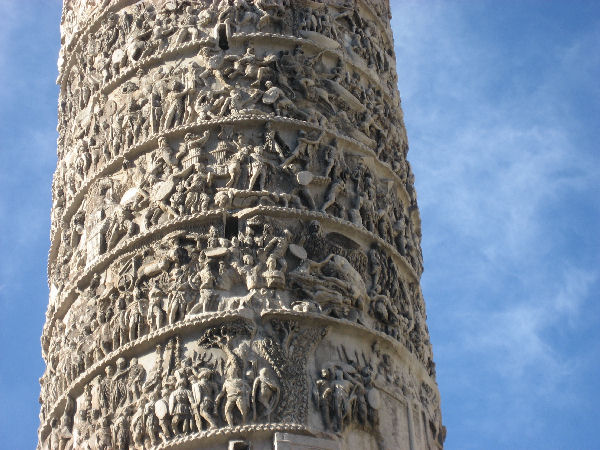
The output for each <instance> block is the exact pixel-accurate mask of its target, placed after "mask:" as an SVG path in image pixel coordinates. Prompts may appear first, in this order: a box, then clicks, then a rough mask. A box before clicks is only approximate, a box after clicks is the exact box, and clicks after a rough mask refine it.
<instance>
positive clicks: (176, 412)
mask: <svg viewBox="0 0 600 450" xmlns="http://www.w3.org/2000/svg"><path fill="white" fill-rule="evenodd" d="M193 403H194V398H193V396H192V391H190V390H189V389H187V381H186V380H185V379H183V378H180V379H179V380H177V384H176V387H175V390H174V391H173V392H171V395H170V396H169V414H171V417H172V419H171V427H172V429H173V433H175V434H179V433H187V432H188V431H190V430H191V428H192V422H191V421H192V404H193Z"/></svg>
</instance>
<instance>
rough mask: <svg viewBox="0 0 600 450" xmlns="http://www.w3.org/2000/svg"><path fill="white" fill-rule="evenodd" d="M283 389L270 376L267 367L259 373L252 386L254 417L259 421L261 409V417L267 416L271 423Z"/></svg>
mask: <svg viewBox="0 0 600 450" xmlns="http://www.w3.org/2000/svg"><path fill="white" fill-rule="evenodd" d="M280 394H281V388H280V385H279V382H278V381H277V379H276V378H275V377H273V376H271V375H270V374H269V371H268V370H267V368H266V367H263V368H262V369H260V370H259V371H258V376H257V377H256V378H255V379H254V383H253V384H252V413H253V414H252V417H253V419H254V420H256V419H257V417H258V414H259V407H260V408H262V413H261V415H264V416H266V418H267V422H270V421H271V414H273V412H274V411H275V408H276V407H277V404H278V403H279V397H280Z"/></svg>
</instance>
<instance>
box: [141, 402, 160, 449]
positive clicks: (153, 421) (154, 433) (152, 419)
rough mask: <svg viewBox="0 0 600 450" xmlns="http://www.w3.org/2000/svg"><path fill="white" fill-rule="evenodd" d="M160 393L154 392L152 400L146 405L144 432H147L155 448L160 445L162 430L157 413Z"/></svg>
mask: <svg viewBox="0 0 600 450" xmlns="http://www.w3.org/2000/svg"><path fill="white" fill-rule="evenodd" d="M158 397H159V394H158V391H153V393H152V394H151V396H150V399H149V400H148V401H147V402H146V404H145V405H144V430H145V432H146V436H148V438H149V440H150V445H152V446H155V445H156V444H157V443H158V433H159V430H160V425H159V422H158V417H157V416H156V413H155V409H154V408H155V403H156V402H157V401H158Z"/></svg>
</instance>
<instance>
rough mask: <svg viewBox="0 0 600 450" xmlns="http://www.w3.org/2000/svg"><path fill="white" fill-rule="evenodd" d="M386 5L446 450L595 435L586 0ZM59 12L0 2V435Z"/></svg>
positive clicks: (26, 315) (599, 38) (598, 321)
mask: <svg viewBox="0 0 600 450" xmlns="http://www.w3.org/2000/svg"><path fill="white" fill-rule="evenodd" d="M392 4H393V16H394V17H393V19H392V25H393V28H394V36H395V39H396V55H397V60H398V76H399V88H400V93H401V96H402V104H403V109H404V113H405V120H406V126H407V129H408V136H409V141H410V147H411V150H410V152H409V159H410V161H411V163H412V165H413V168H414V171H415V174H416V183H417V191H418V195H419V204H420V208H421V215H422V222H423V251H424V257H425V274H424V276H423V280H422V283H423V289H424V293H425V298H426V301H427V306H428V315H429V319H428V320H429V322H428V323H429V329H430V333H431V338H432V342H433V345H434V353H435V359H436V362H437V368H438V370H437V372H438V383H439V386H440V390H441V393H442V411H443V418H444V423H445V424H446V426H447V427H448V437H447V441H446V444H447V445H446V448H448V449H496V448H497V449H538V448H539V449H542V448H544V449H571V448H578V449H593V448H600V444H598V443H597V436H596V434H597V428H598V418H597V412H596V408H595V406H596V402H597V401H598V399H600V383H599V381H598V378H599V374H600V358H599V356H600V302H599V300H600V298H599V297H600V296H599V294H598V293H599V292H600V237H599V234H598V230H599V229H600V201H599V200H598V199H599V198H600V184H599V182H598V180H599V174H600V151H599V150H598V142H599V141H600V84H599V83H598V81H597V80H599V79H600V3H598V2H585V1H577V2H566V1H564V2H559V1H533V0H526V1H516V0H512V1H511V0H503V1H497V0H496V1H475V0H460V1H459V0H454V1H446V2H435V1H419V2H416V1H406V2H405V1H398V0H392ZM59 20H60V2H59V1H58V0H26V1H18V0H12V1H11V0H0V155H1V157H2V160H1V161H2V162H1V163H0V230H1V231H2V233H0V255H1V256H2V258H0V339H1V340H2V343H3V349H2V351H1V354H0V405H1V407H0V436H2V443H0V447H2V448H11V449H12V448H14V449H21V448H23V449H27V448H33V447H34V445H35V442H36V430H37V425H38V417H37V414H38V405H37V397H38V393H39V386H38V377H39V376H40V375H41V374H42V371H43V361H42V359H41V355H40V343H39V336H40V333H41V329H42V324H43V321H44V311H45V307H46V302H47V296H48V290H47V285H46V275H45V273H46V258H47V252H48V247H49V237H48V236H49V227H50V224H49V211H50V204H51V197H50V184H51V179H52V172H53V170H54V166H55V164H56V151H55V147H56V130H55V127H56V101H57V95H58V89H57V87H56V86H55V84H54V80H55V79H56V75H57V72H56V58H57V54H58V45H59V34H58V23H59ZM5 446H6V447H5Z"/></svg>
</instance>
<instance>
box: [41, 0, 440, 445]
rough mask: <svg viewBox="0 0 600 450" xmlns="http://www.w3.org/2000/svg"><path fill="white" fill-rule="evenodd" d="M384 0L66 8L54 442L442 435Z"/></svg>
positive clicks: (49, 418)
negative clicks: (420, 283)
mask: <svg viewBox="0 0 600 450" xmlns="http://www.w3.org/2000/svg"><path fill="white" fill-rule="evenodd" d="M388 18H389V5H388V3H387V1H385V0H356V1H345V0H328V1H320V2H317V1H310V0H305V1H297V2H296V1H290V0H254V1H251V0H233V1H227V0H224V1H208V0H207V1H200V0H198V1H192V0H155V1H150V0H145V1H135V0H115V1H93V0H65V4H64V8H63V18H62V24H61V36H62V44H63V45H62V49H61V53H60V58H59V69H60V75H59V79H58V81H59V84H60V86H61V93H60V98H59V133H60V137H59V141H58V156H59V162H58V167H57V170H56V173H55V177H54V180H53V209H52V229H51V239H52V241H51V248H50V254H49V265H48V273H49V282H50V301H49V307H48V312H47V322H46V325H45V327H44V331H43V335H42V351H43V355H44V358H45V360H46V363H47V368H46V372H45V373H44V375H43V376H42V378H41V380H40V381H41V396H40V401H41V405H42V407H41V413H40V420H41V424H40V429H39V447H40V448H48V449H55V448H56V449H66V448H82V449H85V448H90V449H91V448H98V449H109V448H111V449H112V448H136V449H145V448H222V449H227V448H229V449H246V448H253V449H263V448H264V449H267V448H276V449H284V448H285V449H292V448H298V449H300V448H323V449H333V448H356V449H369V448H372V449H379V448H389V449H397V448H398V449H400V448H410V449H421V448H423V449H431V448H441V447H442V446H443V440H444V435H445V429H444V427H443V426H442V424H441V415H440V408H439V402H440V400H439V393H438V389H437V385H436V383H435V370H434V364H433V361H432V352H431V345H430V343H429V336H428V330H427V325H426V321H425V319H426V314H425V305H424V301H423V298H422V295H421V291H420V287H419V278H420V275H421V272H422V268H423V266H422V257H421V250H420V221H419V215H418V209H417V203H416V194H415V191H414V186H413V182H414V180H413V178H414V177H413V175H412V172H411V170H410V166H409V164H408V162H407V160H406V152H407V149H408V146H407V142H406V133H405V130H404V125H403V121H402V113H401V110H400V105H399V97H398V91H397V88H396V81H397V77H396V74H395V61H394V54H393V42H392V38H391V30H390V26H389V20H388Z"/></svg>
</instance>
